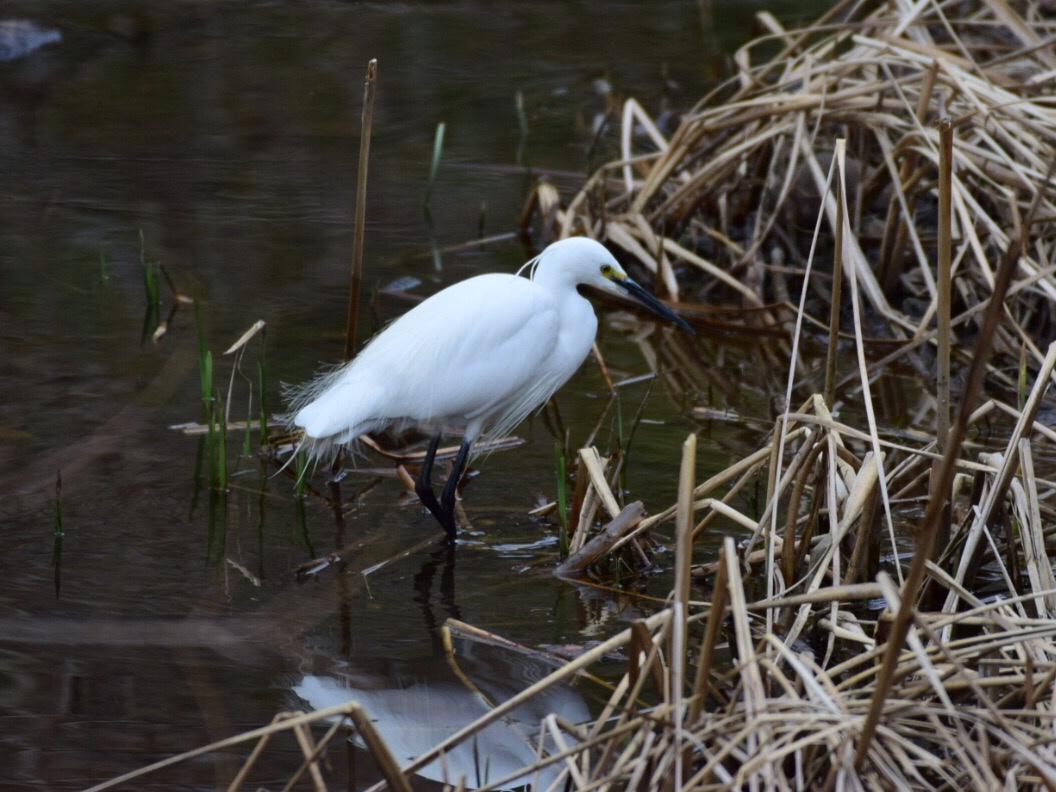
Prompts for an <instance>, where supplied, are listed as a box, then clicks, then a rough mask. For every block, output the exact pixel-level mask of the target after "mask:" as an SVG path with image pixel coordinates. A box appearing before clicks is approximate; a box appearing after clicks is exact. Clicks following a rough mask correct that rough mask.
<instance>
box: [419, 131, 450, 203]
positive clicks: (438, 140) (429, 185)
mask: <svg viewBox="0 0 1056 792" xmlns="http://www.w3.org/2000/svg"><path fill="white" fill-rule="evenodd" d="M444 128H445V124H444V122H443V121H441V122H440V123H439V124H437V125H436V137H435V138H434V139H433V162H432V164H431V165H430V166H429V181H427V182H426V183H425V197H424V198H423V199H422V206H423V208H425V209H426V210H428V209H429V200H430V199H431V198H432V197H433V187H434V186H435V185H436V175H437V173H439V171H440V155H441V154H443V152H444Z"/></svg>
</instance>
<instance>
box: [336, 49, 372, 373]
mask: <svg viewBox="0 0 1056 792" xmlns="http://www.w3.org/2000/svg"><path fill="white" fill-rule="evenodd" d="M377 75H378V61H377V59H374V58H372V59H371V60H370V62H369V63H368V64H367V76H366V79H365V80H364V84H363V123H362V128H361V130H360V138H359V170H358V171H357V173H356V214H355V220H354V221H353V232H354V241H353V243H352V268H351V269H352V272H351V275H350V276H349V289H348V322H347V323H346V326H345V357H344V360H346V361H348V360H351V359H352V355H353V353H354V352H355V349H356V324H357V320H358V318H359V291H360V284H361V282H362V278H363V236H364V234H365V233H366V222H367V166H368V165H369V164H370V131H371V127H372V125H373V122H374V92H375V85H376V80H377Z"/></svg>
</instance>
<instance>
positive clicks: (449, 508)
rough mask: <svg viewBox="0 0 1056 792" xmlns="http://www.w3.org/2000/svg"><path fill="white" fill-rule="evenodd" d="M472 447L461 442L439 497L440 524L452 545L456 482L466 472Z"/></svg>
mask: <svg viewBox="0 0 1056 792" xmlns="http://www.w3.org/2000/svg"><path fill="white" fill-rule="evenodd" d="M472 446H473V443H471V442H470V441H469V440H463V441H462V446H461V447H460V448H459V449H458V456H457V457H455V465H454V467H453V468H452V469H451V475H450V476H449V477H448V479H447V484H446V485H444V494H443V495H442V496H441V499H440V504H441V507H440V508H441V512H442V513H441V516H440V524H441V525H442V526H444V530H445V531H447V541H449V542H451V543H454V541H455V536H456V533H457V530H456V528H455V493H456V492H457V491H458V481H459V479H461V478H462V474H463V473H465V471H466V462H468V461H469V449H470V448H471V447H472Z"/></svg>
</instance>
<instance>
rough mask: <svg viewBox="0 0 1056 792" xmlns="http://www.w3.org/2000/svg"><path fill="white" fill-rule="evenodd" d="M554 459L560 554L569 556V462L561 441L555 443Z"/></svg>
mask: <svg viewBox="0 0 1056 792" xmlns="http://www.w3.org/2000/svg"><path fill="white" fill-rule="evenodd" d="M554 461H555V462H556V467H557V513H558V516H559V517H560V518H561V531H560V555H561V558H567V557H568V546H569V541H570V537H569V535H568V462H567V461H566V460H565V449H564V447H563V446H562V445H561V443H559V442H558V443H554Z"/></svg>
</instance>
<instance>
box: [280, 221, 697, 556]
mask: <svg viewBox="0 0 1056 792" xmlns="http://www.w3.org/2000/svg"><path fill="white" fill-rule="evenodd" d="M525 268H528V269H529V274H530V278H525V277H522V276H521V275H520V273H518V274H517V275H503V274H495V273H493V274H488V275H478V276H477V277H475V278H470V279H468V280H465V281H462V282H461V283H456V284H454V285H452V286H449V287H447V288H446V289H444V290H442V291H440V292H438V293H437V294H434V295H433V296H432V297H430V298H429V299H427V300H425V301H424V302H422V303H420V304H419V305H417V306H415V307H414V308H412V309H411V310H410V311H408V312H407V313H406V314H404V315H403V316H401V317H400V318H399V319H396V320H395V321H394V322H392V324H390V325H389V326H388V327H386V328H385V329H384V330H382V331H381V332H380V333H379V334H378V335H377V336H375V337H374V339H373V340H372V341H371V342H370V343H369V344H368V345H367V346H366V347H365V348H364V349H363V351H362V352H360V353H359V354H358V355H357V356H356V357H355V359H353V360H352V361H351V362H349V363H347V364H346V365H344V366H342V367H340V368H338V369H336V370H334V371H332V372H330V373H328V374H325V375H323V376H321V377H319V378H318V379H316V380H315V381H314V382H311V383H309V384H308V385H306V386H304V387H303V388H301V389H299V390H298V391H295V392H294V394H293V397H292V398H291V400H290V404H291V407H292V409H293V410H294V411H295V414H294V416H293V419H292V424H293V425H294V426H296V427H299V428H300V429H303V431H304V438H303V440H302V442H301V447H302V448H303V449H304V450H306V451H307V452H308V454H309V456H310V457H312V458H314V459H318V458H321V457H328V456H329V455H331V454H333V453H334V452H335V450H336V449H337V448H338V447H339V446H345V445H350V444H353V443H354V442H355V440H356V438H358V437H359V436H360V435H362V434H366V433H369V432H373V431H377V430H379V429H383V428H386V427H393V428H395V429H397V430H400V429H405V428H409V427H412V426H413V427H417V428H419V429H422V430H424V431H427V432H429V433H431V434H433V436H434V440H433V443H432V444H431V445H430V453H429V454H428V456H427V459H426V463H425V464H424V465H423V469H422V474H423V475H422V476H420V477H419V480H418V495H419V497H420V498H421V499H422V501H423V503H425V505H426V506H427V507H428V508H429V509H430V511H432V512H433V514H434V515H435V516H436V517H437V519H438V520H439V521H440V522H441V524H443V525H444V527H445V529H446V530H447V532H448V536H449V538H451V539H453V538H454V532H455V528H454V518H453V512H454V497H455V495H454V493H455V485H457V480H458V477H460V476H461V473H462V469H463V468H464V466H465V463H466V461H467V459H468V457H469V454H470V449H471V447H472V444H473V443H474V442H476V441H477V440H479V439H481V438H482V437H498V436H502V435H504V434H506V433H507V432H508V431H510V430H511V429H512V428H513V427H514V426H515V425H516V424H518V423H519V422H520V421H521V420H523V419H524V418H525V417H527V416H528V414H529V413H531V412H532V411H533V410H534V409H536V408H538V407H539V406H541V405H542V404H544V403H545V402H546V401H547V399H549V398H550V397H551V396H552V395H553V394H554V393H555V392H556V391H557V389H558V388H560V387H561V386H562V385H564V384H565V382H567V381H568V379H569V378H570V377H571V376H572V375H573V374H574V373H575V372H576V370H577V369H578V368H579V367H580V365H581V364H582V363H583V361H584V360H585V359H586V357H587V355H588V354H589V353H590V349H591V346H592V345H593V343H594V337H595V334H596V332H597V327H598V321H597V318H596V317H595V315H594V309H593V307H592V306H591V304H590V303H589V302H588V301H587V300H586V298H584V297H583V296H582V295H581V294H580V293H579V292H578V291H577V289H576V287H577V286H578V285H580V284H584V285H590V286H595V287H597V288H600V289H604V290H607V291H612V292H624V293H628V294H630V295H631V296H632V297H634V298H635V299H637V300H638V301H639V302H641V303H643V304H644V305H645V306H646V307H648V308H649V309H650V310H652V311H654V312H656V313H658V314H660V315H661V316H663V317H664V318H666V319H668V320H669V321H672V322H675V323H676V324H678V325H679V326H681V327H683V329H685V330H687V331H689V332H692V330H691V329H690V328H689V326H688V325H686V323H685V322H683V321H682V320H681V319H680V318H678V317H677V316H676V315H675V314H674V313H673V312H671V311H670V309H668V308H667V307H666V306H664V305H663V304H662V303H660V302H659V301H658V300H656V299H655V298H654V297H652V296H651V295H650V294H648V292H645V291H644V290H643V289H642V288H641V287H640V286H638V284H636V283H635V282H634V281H632V280H631V279H630V278H628V277H627V275H626V273H624V271H623V269H622V268H621V267H620V265H619V264H618V263H617V261H616V259H615V258H613V256H612V254H611V253H609V251H608V250H606V249H605V247H604V246H603V245H601V244H600V243H598V242H596V241H594V240H592V239H586V238H583V237H573V238H570V239H565V240H561V241H560V242H555V243H554V244H552V245H550V246H549V247H548V248H546V250H544V251H543V252H542V254H540V255H539V256H538V257H537V258H535V259H533V260H532V261H530V262H528V264H526V265H525V267H522V271H523V270H524V269H525ZM445 429H455V430H462V431H464V433H465V434H464V440H463V445H462V450H461V451H460V453H459V459H458V460H456V465H455V470H454V471H453V472H452V474H451V479H449V481H448V486H447V488H445V492H444V498H443V505H442V506H441V505H440V503H439V502H438V501H437V499H436V496H435V494H434V493H433V492H432V486H431V484H430V482H429V474H430V473H431V468H432V461H433V459H432V457H433V455H434V454H435V452H436V445H437V442H438V440H439V436H440V433H441V432H442V431H444V430H445Z"/></svg>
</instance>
